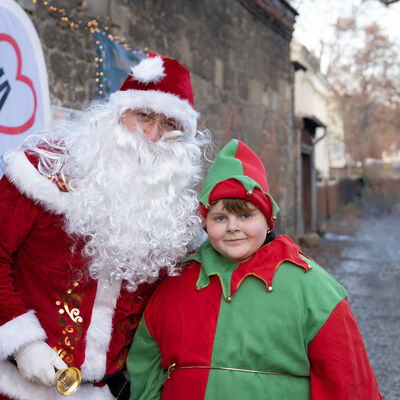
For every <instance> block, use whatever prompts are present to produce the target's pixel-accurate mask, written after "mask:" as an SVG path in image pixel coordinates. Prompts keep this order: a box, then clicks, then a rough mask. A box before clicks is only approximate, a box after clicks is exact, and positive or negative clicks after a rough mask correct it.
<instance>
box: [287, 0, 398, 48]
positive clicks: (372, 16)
mask: <svg viewBox="0 0 400 400" xmlns="http://www.w3.org/2000/svg"><path fill="white" fill-rule="evenodd" d="M291 4H292V6H293V7H294V8H295V9H296V10H297V12H298V13H299V15H298V16H297V18H296V24H295V31H294V38H295V39H296V40H298V41H299V42H301V43H302V44H303V45H304V46H306V47H307V48H308V50H310V51H311V52H313V53H314V54H316V55H318V54H319V53H320V41H321V40H323V41H329V39H330V38H331V37H332V33H331V32H332V29H331V25H332V24H333V23H334V22H335V21H336V20H337V18H338V17H349V16H350V15H351V10H352V7H359V14H358V15H359V18H358V21H359V23H360V25H361V26H364V25H369V24H371V23H373V22H376V23H378V24H379V25H380V26H381V27H382V29H383V31H384V32H385V33H386V34H387V35H388V36H389V38H390V39H391V40H392V41H393V42H395V43H396V44H397V46H399V50H400V2H398V3H395V4H393V5H391V6H390V7H385V6H384V5H383V4H381V3H380V2H379V1H378V0H367V1H364V2H362V1H361V0H293V1H292V2H291Z"/></svg>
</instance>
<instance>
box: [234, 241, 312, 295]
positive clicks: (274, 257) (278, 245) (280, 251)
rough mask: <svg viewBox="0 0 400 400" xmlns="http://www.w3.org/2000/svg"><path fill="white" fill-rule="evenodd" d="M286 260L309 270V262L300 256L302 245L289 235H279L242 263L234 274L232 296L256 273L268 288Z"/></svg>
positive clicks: (305, 270)
mask: <svg viewBox="0 0 400 400" xmlns="http://www.w3.org/2000/svg"><path fill="white" fill-rule="evenodd" d="M284 262H291V263H292V264H295V265H297V266H298V267H301V268H303V269H304V272H307V271H308V270H309V266H308V263H307V262H306V261H304V260H303V259H302V258H301V257H300V247H299V246H298V245H297V244H296V243H294V242H293V241H292V240H291V239H290V238H289V237H288V236H286V235H279V236H278V237H277V238H276V239H275V240H273V241H272V242H271V243H268V244H266V245H264V246H263V247H261V249H260V250H258V252H257V253H256V254H255V255H254V257H253V258H251V259H250V260H248V261H246V262H244V263H243V264H240V266H239V268H237V269H236V270H235V272H234V273H233V274H232V279H231V296H233V295H234V294H235V292H236V290H238V288H239V286H240V285H241V283H242V282H243V280H244V279H245V278H246V277H247V276H249V275H254V276H257V277H258V278H259V279H261V280H262V281H264V283H265V285H266V287H267V290H268V288H269V287H270V286H272V282H273V279H274V275H275V273H276V271H277V270H278V268H279V267H280V266H281V265H282V264H283V263H284Z"/></svg>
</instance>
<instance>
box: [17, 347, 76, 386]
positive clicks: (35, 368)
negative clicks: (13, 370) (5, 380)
mask: <svg viewBox="0 0 400 400" xmlns="http://www.w3.org/2000/svg"><path fill="white" fill-rule="evenodd" d="M14 359H15V361H16V362H17V366H18V370H19V372H20V373H21V375H22V376H23V377H24V378H25V379H28V380H30V381H33V382H37V383H41V384H43V385H46V386H54V385H55V384H56V381H55V374H56V371H55V369H54V368H56V369H62V368H67V367H68V366H67V364H65V362H64V361H63V360H62V359H61V358H60V357H59V356H58V354H57V353H56V352H55V351H54V350H53V349H52V348H51V347H50V346H49V345H48V344H47V343H45V342H41V341H38V342H32V343H28V344H26V345H25V346H22V348H21V349H19V350H18V351H16V352H15V353H14Z"/></svg>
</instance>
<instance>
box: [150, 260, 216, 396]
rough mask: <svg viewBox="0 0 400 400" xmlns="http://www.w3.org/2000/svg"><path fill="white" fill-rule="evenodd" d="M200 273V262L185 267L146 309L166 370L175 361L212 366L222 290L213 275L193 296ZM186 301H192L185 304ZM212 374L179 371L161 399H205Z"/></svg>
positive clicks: (164, 285) (172, 378)
mask: <svg viewBox="0 0 400 400" xmlns="http://www.w3.org/2000/svg"><path fill="white" fill-rule="evenodd" d="M199 272H200V265H199V264H198V263H196V264H194V265H193V266H189V267H185V269H184V270H183V272H182V274H181V275H180V276H179V277H176V278H173V277H169V278H167V279H166V280H164V281H162V282H161V284H160V285H159V287H158V288H157V289H156V291H155V292H154V294H153V296H152V298H151V300H150V303H149V305H148V307H147V308H146V310H145V314H144V318H145V321H146V325H147V328H148V330H149V333H150V334H151V336H152V337H153V338H154V339H155V340H156V341H157V342H158V345H159V347H160V351H161V355H162V359H161V364H162V368H163V369H164V370H167V368H168V366H169V365H171V364H172V363H174V362H175V363H176V364H177V365H179V366H190V365H207V366H208V365H211V356H212V349H213V344H214V336H215V331H216V328H217V322H218V315H219V308H220V303H221V298H222V289H221V284H220V282H219V279H218V277H217V276H212V277H211V279H210V284H209V286H208V287H207V288H206V289H205V290H201V291H199V292H196V293H195V295H194V296H193V290H194V288H195V287H196V281H197V278H198V276H199ZM165 293H168V296H165ZM182 298H184V299H185V298H186V299H191V301H190V302H187V303H185V304H182V301H181V299H182ZM165 332H168V335H166V334H165ZM181 374H182V375H181ZM183 374H184V375H183ZM208 375H209V370H208V369H205V370H177V371H175V372H174V373H173V374H172V375H171V377H170V379H168V380H167V382H166V383H165V385H164V387H163V392H162V396H161V398H162V399H163V398H168V399H174V400H187V399H189V398H190V400H204V397H205V393H206V389H207V381H208Z"/></svg>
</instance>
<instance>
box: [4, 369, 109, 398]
mask: <svg viewBox="0 0 400 400" xmlns="http://www.w3.org/2000/svg"><path fill="white" fill-rule="evenodd" d="M0 394H2V395H5V396H7V397H10V398H11V399H16V400H62V399H65V396H63V395H61V394H59V393H58V392H57V389H56V388H55V386H54V387H47V386H44V385H40V384H38V383H34V382H30V381H27V380H26V379H24V378H23V377H22V375H21V374H20V373H19V371H18V368H17V367H16V366H15V365H13V364H12V363H11V362H10V361H0ZM71 399H73V400H113V399H114V397H113V396H112V394H111V392H110V390H109V389H108V386H107V385H106V386H103V387H97V386H93V384H91V383H84V384H82V385H81V386H80V387H79V388H78V390H77V391H76V392H75V393H74V394H73V395H71Z"/></svg>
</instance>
